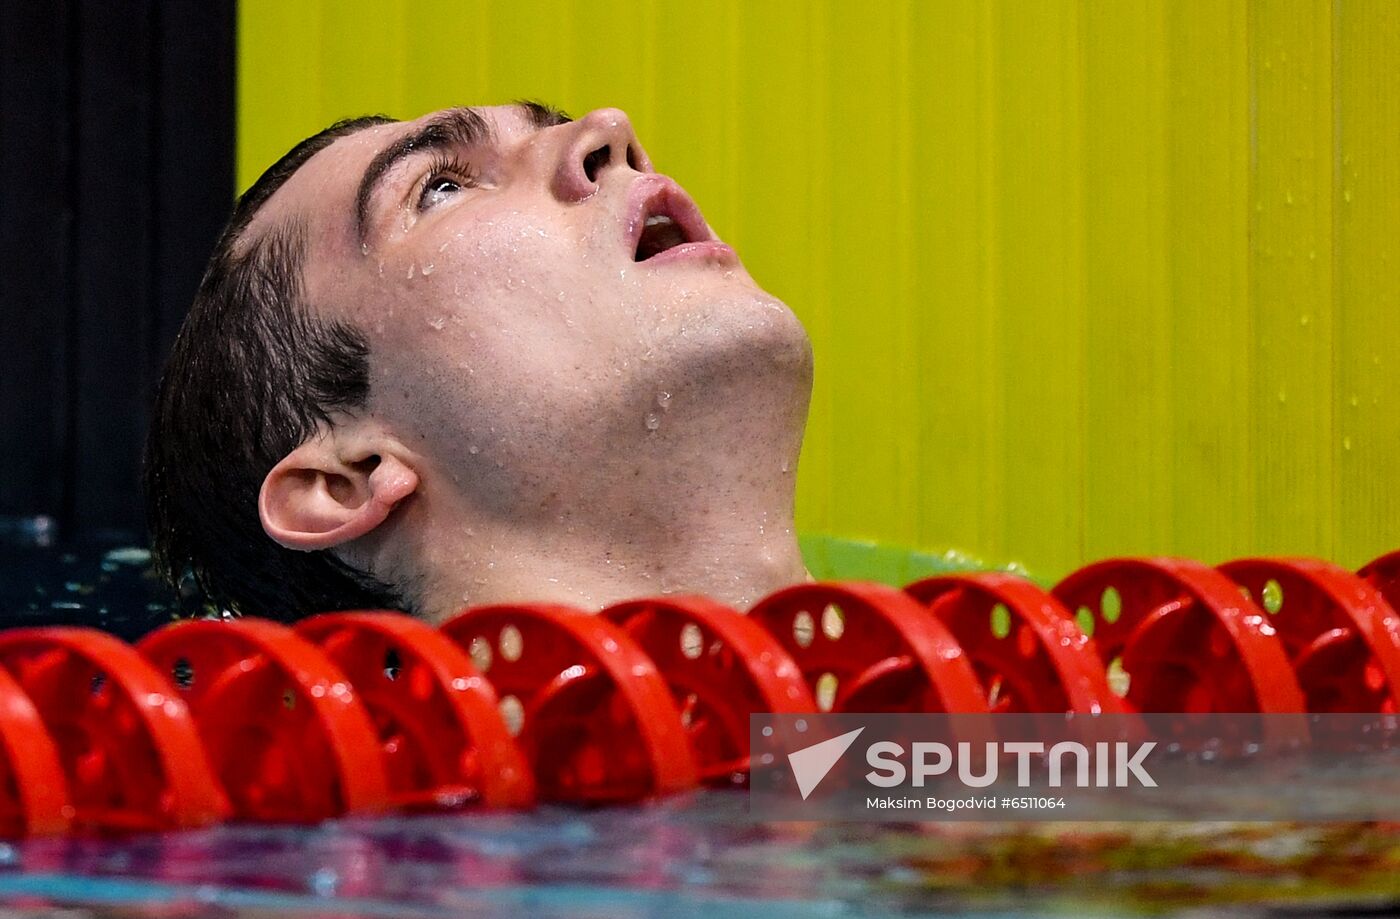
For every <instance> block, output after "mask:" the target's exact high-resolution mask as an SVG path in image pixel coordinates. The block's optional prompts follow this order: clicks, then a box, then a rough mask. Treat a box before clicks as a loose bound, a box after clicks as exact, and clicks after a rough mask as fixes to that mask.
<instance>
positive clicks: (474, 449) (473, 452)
mask: <svg viewBox="0 0 1400 919" xmlns="http://www.w3.org/2000/svg"><path fill="white" fill-rule="evenodd" d="M467 452H468V453H470V454H471V455H472V456H476V455H477V454H478V453H480V452H481V448H480V447H478V446H477V445H476V444H471V445H470V446H468V447H467Z"/></svg>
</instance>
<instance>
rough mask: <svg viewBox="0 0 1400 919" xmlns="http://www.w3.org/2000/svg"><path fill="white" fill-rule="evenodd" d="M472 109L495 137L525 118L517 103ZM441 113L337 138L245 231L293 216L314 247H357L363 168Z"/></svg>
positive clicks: (254, 232) (254, 231) (253, 232)
mask: <svg viewBox="0 0 1400 919" xmlns="http://www.w3.org/2000/svg"><path fill="white" fill-rule="evenodd" d="M443 111H444V112H445V111H448V110H443ZM474 111H475V112H477V113H478V114H480V115H481V117H482V118H483V119H485V121H486V123H487V124H488V125H490V126H491V128H492V130H493V132H494V133H495V134H496V135H497V136H500V135H504V134H508V133H510V132H511V131H512V130H514V129H517V128H519V127H521V126H523V125H524V122H525V120H526V119H525V116H524V115H523V114H522V113H521V111H520V109H519V108H518V107H517V106H510V105H503V106H491V107H484V108H476V109H474ZM442 114H443V112H429V113H428V114H426V115H423V116H422V117H420V118H416V119H414V120H412V121H396V122H393V123H390V124H381V125H373V126H370V127H367V128H363V129H361V130H359V131H356V132H355V133H353V134H348V135H346V136H344V137H340V138H337V139H336V140H335V141H334V142H332V143H331V144H330V145H329V146H328V147H326V148H325V149H324V150H320V151H318V152H317V153H316V154H315V155H313V156H312V157H311V158H310V159H309V160H307V161H306V162H305V163H303V164H302V166H301V168H300V169H298V170H297V171H296V172H295V173H294V174H293V175H292V176H291V177H290V178H288V179H287V181H286V182H285V183H284V184H283V185H282V187H281V188H279V189H278V190H277V191H276V193H274V194H273V195H272V197H271V198H269V199H268V201H267V203H266V204H264V205H263V206H262V208H260V209H259V211H258V214H257V216H256V217H255V218H254V219H253V221H252V224H251V225H250V227H249V233H250V236H256V235H257V234H258V233H260V232H261V231H263V230H265V229H267V228H269V227H272V226H277V225H281V224H284V223H287V222H288V221H291V220H295V221H297V222H299V223H301V224H302V225H303V226H305V227H306V230H307V233H308V236H309V237H310V239H311V240H312V241H313V246H314V247H315V248H322V247H324V246H327V245H329V246H332V247H335V248H341V247H347V246H349V245H351V244H352V243H353V244H354V245H355V246H356V247H358V245H359V244H358V243H357V242H354V240H353V237H354V236H355V229H354V222H355V207H356V201H355V198H356V192H357V190H358V188H359V184H360V179H361V177H363V176H364V174H365V170H366V169H368V168H369V166H370V164H371V163H372V162H373V161H374V158H375V157H376V156H377V155H378V154H379V153H380V152H381V151H382V150H384V149H386V148H387V147H389V146H390V145H391V144H393V143H394V142H395V141H397V140H399V139H401V138H403V137H406V136H407V135H409V134H411V133H413V132H414V131H416V130H417V129H418V128H420V127H422V126H423V125H424V124H425V123H427V122H429V121H431V120H433V119H435V118H437V117H439V116H440V115H442Z"/></svg>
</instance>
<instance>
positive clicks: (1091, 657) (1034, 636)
mask: <svg viewBox="0 0 1400 919" xmlns="http://www.w3.org/2000/svg"><path fill="white" fill-rule="evenodd" d="M905 592H907V593H908V594H909V595H910V596H912V597H914V598H915V599H916V600H918V601H919V602H920V603H923V604H924V605H925V606H927V607H928V609H929V612H931V613H932V614H933V615H934V616H936V617H937V618H938V619H939V620H940V621H941V622H942V623H943V624H944V625H946V626H947V627H948V630H949V631H950V632H952V633H953V637H954V638H955V639H956V640H957V642H958V644H959V645H961V646H962V648H963V650H964V651H965V652H966V653H967V656H968V657H969V658H970V659H971V661H972V666H973V668H974V669H975V670H976V671H977V676H978V678H979V679H980V680H981V681H982V685H983V686H984V687H985V688H986V690H987V695H988V698H987V704H988V706H989V707H990V709H991V710H992V711H994V712H1070V711H1074V712H1090V713H1099V712H1118V711H1120V709H1121V705H1120V704H1119V700H1118V697H1117V696H1115V695H1114V694H1113V691H1112V690H1111V689H1110V688H1109V685H1108V678H1107V674H1106V672H1105V669H1104V664H1103V661H1102V659H1100V657H1099V655H1098V652H1097V651H1096V650H1095V647H1094V642H1093V640H1092V639H1091V638H1090V637H1089V636H1088V635H1087V634H1086V633H1085V631H1084V630H1083V629H1081V628H1080V627H1079V626H1078V625H1076V624H1075V622H1074V620H1073V619H1072V618H1071V617H1070V614H1069V612H1068V611H1067V610H1066V609H1065V608H1064V606H1062V605H1061V604H1060V602H1059V601H1058V600H1056V599H1055V598H1054V597H1052V596H1051V595H1050V594H1047V593H1046V592H1045V591H1043V590H1041V589H1040V588H1039V587H1037V586H1035V585H1034V584H1032V583H1031V582H1030V581H1027V580H1025V579H1024V578H1018V577H1016V576H1014V575H1009V574H965V575H947V576H943V577H935V578H928V579H926V580H923V581H917V582H915V583H913V584H910V585H909V586H908V587H906V588H905Z"/></svg>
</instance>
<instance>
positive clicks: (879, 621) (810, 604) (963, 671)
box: [749, 582, 987, 713]
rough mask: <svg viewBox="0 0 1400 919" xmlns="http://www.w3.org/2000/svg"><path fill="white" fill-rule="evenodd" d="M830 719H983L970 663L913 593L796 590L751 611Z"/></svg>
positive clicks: (868, 587) (858, 586) (838, 587)
mask: <svg viewBox="0 0 1400 919" xmlns="http://www.w3.org/2000/svg"><path fill="white" fill-rule="evenodd" d="M749 618H750V619H753V620H754V621H756V622H758V623H759V624H761V625H762V626H763V627H764V628H765V629H767V630H768V632H769V633H771V634H772V635H773V636H774V637H775V638H777V640H778V642H779V644H781V645H782V646H783V648H784V649H785V650H786V651H787V652H788V654H790V655H792V658H793V659H794V660H795V661H797V666H798V667H799V668H801V670H802V673H803V675H804V676H805V677H806V678H807V681H808V683H809V684H810V685H811V686H812V688H813V693H814V695H815V697H816V701H817V707H818V708H819V709H821V710H823V711H833V712H968V713H974V712H985V711H987V702H986V696H985V694H984V692H983V689H982V686H981V684H980V683H979V682H978V680H977V675H976V674H975V673H974V672H973V668H972V664H971V663H970V662H969V660H968V658H967V655H966V654H964V652H963V649H962V648H961V646H959V644H958V642H957V640H956V639H955V638H954V637H953V635H952V633H951V632H949V631H948V629H947V627H946V626H944V625H943V623H941V622H939V621H938V620H937V619H936V618H935V617H933V616H931V615H929V613H928V611H927V610H925V609H924V608H923V606H922V605H920V604H919V602H918V601H916V600H914V599H913V598H912V597H910V596H909V595H908V594H905V593H902V592H901V591H898V590H895V589H894V588H893V587H886V586H885V585H883V584H869V583H858V582H857V583H841V584H838V583H822V584H798V585H796V586H794V587H789V588H786V589H784V590H780V591H778V592H777V593H774V594H772V595H770V596H768V597H766V598H765V599H763V600H762V601H760V602H759V604H758V605H757V606H755V607H754V608H753V609H752V610H751V611H750V612H749Z"/></svg>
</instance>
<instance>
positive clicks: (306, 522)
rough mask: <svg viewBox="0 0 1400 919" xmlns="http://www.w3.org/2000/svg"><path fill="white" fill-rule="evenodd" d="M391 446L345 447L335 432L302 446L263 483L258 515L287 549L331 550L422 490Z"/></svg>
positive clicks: (350, 445) (376, 522) (270, 533)
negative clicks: (418, 489) (389, 447)
mask: <svg viewBox="0 0 1400 919" xmlns="http://www.w3.org/2000/svg"><path fill="white" fill-rule="evenodd" d="M376 446H379V447H385V446H390V445H387V444H380V445H375V444H370V443H365V444H362V445H357V444H348V445H347V444H346V443H345V442H344V440H343V439H338V438H337V437H336V436H335V434H329V435H326V436H322V437H316V438H313V439H312V440H309V441H307V442H306V443H303V444H302V445H301V446H299V447H297V448H296V449H295V450H293V451H292V452H291V453H288V454H287V455H286V457H284V458H283V459H282V461H281V462H280V463H278V464H277V465H276V466H274V467H272V471H271V472H269V473H268V474H267V477H266V478H265V479H263V484H262V490H261V491H260V492H259V493H258V516H259V517H260V518H261V519H262V525H263V529H264V530H265V531H266V532H267V535H268V536H270V537H272V539H273V540H274V541H276V542H277V543H279V544H281V545H283V546H286V547H287V548H289V549H300V550H303V551H312V550H315V549H329V548H330V547H332V546H338V545H341V544H343V543H347V542H350V541H351V540H354V539H358V538H359V537H361V536H363V535H365V534H366V533H368V532H370V531H371V530H373V529H374V528H375V527H377V526H379V525H380V524H381V523H383V522H384V520H385V518H387V517H388V516H389V514H390V512H391V511H393V509H394V508H395V506H397V505H398V504H399V502H401V501H403V500H404V499H405V498H407V497H408V496H409V495H411V494H412V493H413V492H414V491H415V490H416V489H417V488H418V473H416V472H415V471H414V470H413V469H412V467H410V466H409V465H407V464H406V463H405V462H403V460H402V459H400V457H399V456H398V455H397V452H396V451H394V450H392V449H375V447H376Z"/></svg>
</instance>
